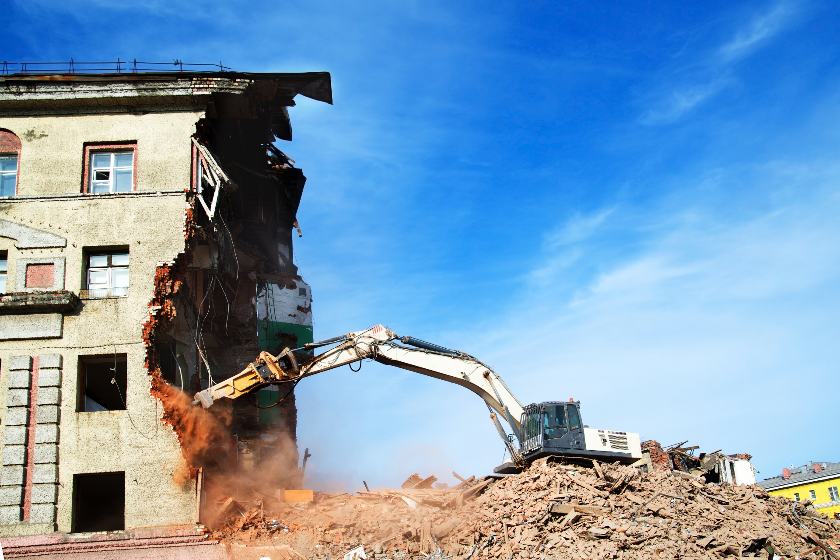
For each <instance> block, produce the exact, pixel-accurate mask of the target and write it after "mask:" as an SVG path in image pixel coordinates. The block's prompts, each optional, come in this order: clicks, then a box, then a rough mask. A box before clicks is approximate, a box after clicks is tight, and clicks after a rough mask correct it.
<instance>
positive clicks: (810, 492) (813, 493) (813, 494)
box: [808, 490, 817, 500]
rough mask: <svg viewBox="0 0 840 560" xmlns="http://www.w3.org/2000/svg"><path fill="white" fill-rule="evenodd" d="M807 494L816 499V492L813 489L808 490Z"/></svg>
mask: <svg viewBox="0 0 840 560" xmlns="http://www.w3.org/2000/svg"><path fill="white" fill-rule="evenodd" d="M808 496H809V497H810V498H811V499H812V500H816V499H817V493H816V492H815V491H813V490H808Z"/></svg>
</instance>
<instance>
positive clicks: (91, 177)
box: [87, 148, 136, 194]
mask: <svg viewBox="0 0 840 560" xmlns="http://www.w3.org/2000/svg"><path fill="white" fill-rule="evenodd" d="M134 152H135V150H134V149H133V148H128V149H122V150H121V149H115V150H91V151H90V155H89V158H90V159H89V160H88V185H87V190H88V194H110V193H115V192H131V191H133V190H134V158H135V157H136V154H135V153H134ZM123 154H131V165H116V158H117V155H123ZM104 155H107V156H110V157H109V164H108V166H107V167H102V166H99V167H94V165H93V161H94V159H95V158H96V157H97V156H100V157H101V156H104ZM97 171H107V172H108V178H107V179H96V172H97ZM117 171H130V172H131V181H130V183H131V187H130V188H129V189H128V190H127V191H115V190H114V187H115V184H116V176H117V174H116V172H117ZM95 184H96V185H100V186H101V185H107V186H108V191H107V192H96V191H95V190H94V185H95Z"/></svg>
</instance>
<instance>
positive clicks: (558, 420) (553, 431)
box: [543, 404, 567, 439]
mask: <svg viewBox="0 0 840 560" xmlns="http://www.w3.org/2000/svg"><path fill="white" fill-rule="evenodd" d="M543 428H544V429H545V437H547V438H549V439H552V438H559V437H561V436H562V435H563V434H565V433H566V431H567V428H566V411H565V407H564V406H563V405H562V404H561V405H557V406H547V407H545V412H544V415H543Z"/></svg>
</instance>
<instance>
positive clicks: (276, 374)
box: [193, 325, 642, 473]
mask: <svg viewBox="0 0 840 560" xmlns="http://www.w3.org/2000/svg"><path fill="white" fill-rule="evenodd" d="M327 346H331V348H329V349H327V350H325V351H323V352H321V353H320V354H317V355H315V354H314V350H315V349H317V348H323V347H327ZM365 359H371V360H374V361H376V362H379V363H381V364H386V365H389V366H394V367H398V368H401V369H404V370H408V371H413V372H415V373H419V374H422V375H426V376H429V377H433V378H435V379H440V380H442V381H448V382H450V383H454V384H456V385H460V386H462V387H465V388H467V389H469V390H470V391H472V392H473V393H475V394H477V395H478V396H479V397H481V398H482V399H483V400H484V402H485V403H486V404H487V407H488V408H489V410H490V419H491V421H492V422H493V424H494V425H495V427H496V430H497V431H498V432H499V436H501V438H502V441H503V442H504V444H505V446H506V447H507V451H508V453H509V454H510V457H511V462H509V463H505V465H502V466H500V467H497V468H496V472H497V473H509V472H518V471H519V470H521V469H522V468H524V467H525V466H526V465H528V464H529V463H531V462H532V461H533V460H535V459H538V458H540V457H556V458H561V459H563V460H579V459H599V460H605V461H611V462H612V461H618V462H621V463H624V464H630V463H633V462H635V461H637V460H638V459H640V458H641V457H642V452H641V444H640V440H639V435H638V434H635V433H630V432H620V431H612V430H602V429H595V428H590V427H588V426H585V425H584V424H583V422H582V420H581V415H580V402H579V401H575V400H573V399H570V400H569V401H565V402H564V401H548V402H541V403H534V404H529V405H527V406H524V407H523V406H522V404H521V403H520V402H519V400H518V399H517V398H516V397H515V396H514V395H513V393H512V392H511V391H510V389H509V388H508V386H507V385H506V384H505V382H504V381H502V378H501V377H499V375H498V374H496V373H495V372H494V371H493V370H492V369H490V368H489V367H488V366H487V365H485V364H483V363H482V362H480V361H479V360H478V359H476V358H474V357H473V356H470V355H469V354H467V353H465V352H461V351H458V350H451V349H449V348H445V347H443V346H438V345H437V344H432V343H430V342H426V341H423V340H420V339H417V338H414V337H410V336H398V335H397V334H396V333H394V332H393V331H391V330H390V329H388V328H386V327H384V326H382V325H375V326H373V327H371V328H369V329H366V330H362V331H356V332H351V333H348V334H345V335H343V336H338V337H335V338H330V339H328V340H322V341H319V342H311V343H308V344H305V345H304V346H302V347H300V348H295V349H289V348H286V349H285V350H283V351H282V352H280V353H279V354H277V355H273V354H271V353H270V352H261V353H260V355H259V357H258V358H257V359H256V360H254V361H253V362H251V363H250V364H248V366H247V367H245V369H243V370H242V371H241V372H239V373H238V374H236V375H233V376H231V377H229V378H227V379H225V380H223V381H220V382H219V383H216V384H214V385H211V386H210V387H207V388H206V389H204V390H202V391H199V392H198V393H196V395H195V400H194V401H193V404H195V405H201V406H203V407H205V408H209V407H210V406H211V405H212V404H213V402H214V401H217V400H219V399H237V398H239V397H242V396H244V395H247V394H249V393H251V392H253V391H256V390H257V389H261V388H263V387H266V386H268V385H282V384H287V383H292V384H296V383H297V382H299V381H300V380H301V379H304V378H306V377H311V376H313V375H316V374H318V373H323V372H325V371H329V370H332V369H335V368H338V367H342V366H345V365H348V366H350V367H352V366H353V364H356V363H360V362H361V361H362V360H365ZM289 392H291V389H290V390H289ZM499 417H501V418H502V419H503V420H504V422H505V423H506V424H507V425H508V426H509V427H510V429H511V430H512V432H513V433H512V434H511V435H509V434H508V433H507V432H506V430H505V428H504V426H503V425H502V422H501V421H500V420H499ZM514 440H515V441H516V444H514Z"/></svg>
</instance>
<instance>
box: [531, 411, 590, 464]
mask: <svg viewBox="0 0 840 560" xmlns="http://www.w3.org/2000/svg"><path fill="white" fill-rule="evenodd" d="M522 430H523V437H522V449H521V453H522V455H523V457H524V458H525V459H526V460H528V461H530V460H532V459H536V458H538V457H543V456H546V455H568V454H574V453H575V451H583V450H585V449H586V443H585V440H584V433H583V422H582V421H581V419H580V402H579V401H568V402H559V401H550V402H544V403H539V404H529V405H528V406H526V407H525V410H524V412H523V414H522Z"/></svg>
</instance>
